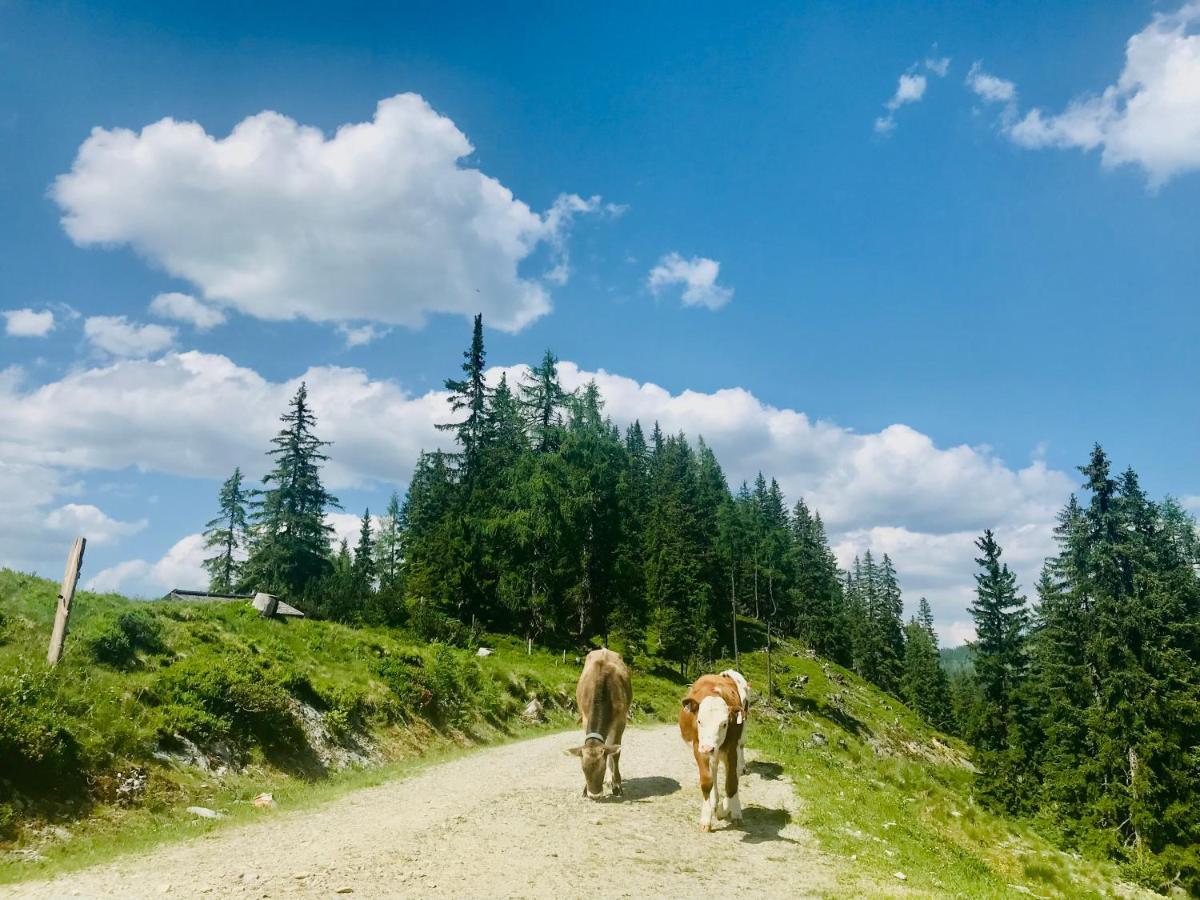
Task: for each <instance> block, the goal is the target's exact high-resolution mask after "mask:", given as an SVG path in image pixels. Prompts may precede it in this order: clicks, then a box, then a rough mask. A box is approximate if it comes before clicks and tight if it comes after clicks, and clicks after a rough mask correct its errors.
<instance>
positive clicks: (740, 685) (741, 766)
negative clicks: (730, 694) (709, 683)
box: [721, 669, 750, 775]
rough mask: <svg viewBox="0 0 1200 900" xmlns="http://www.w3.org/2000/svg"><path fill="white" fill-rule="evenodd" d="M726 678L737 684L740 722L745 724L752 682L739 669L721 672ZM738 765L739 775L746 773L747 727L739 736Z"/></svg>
mask: <svg viewBox="0 0 1200 900" xmlns="http://www.w3.org/2000/svg"><path fill="white" fill-rule="evenodd" d="M721 674H722V675H724V676H725V677H726V678H729V679H731V680H732V681H733V683H734V684H736V685H737V690H738V697H739V698H741V701H742V711H741V712H740V713H739V714H738V724H739V725H744V724H745V722H746V715H747V713H749V711H750V682H749V681H747V680H746V676H745V675H743V674H742V673H741V672H739V671H737V669H726V670H725V671H724V672H722V673H721ZM737 766H738V775H745V774H746V729H745V728H742V734H741V736H740V737H739V738H738V749H737Z"/></svg>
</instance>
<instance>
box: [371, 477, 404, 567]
mask: <svg viewBox="0 0 1200 900" xmlns="http://www.w3.org/2000/svg"><path fill="white" fill-rule="evenodd" d="M402 526H403V519H402V516H401V512H400V496H399V495H398V494H397V493H396V492H395V491H393V492H392V496H391V497H389V498H388V505H387V511H386V512H385V513H384V514H383V519H382V520H381V521H380V523H379V534H378V535H377V536H376V538H375V545H374V546H375V571H376V573H377V574H378V577H379V588H380V590H381V591H390V590H393V589H395V588H396V587H397V585H398V583H399V581H400V564H401V561H402V558H403V544H402V543H401V540H400V534H401V529H402Z"/></svg>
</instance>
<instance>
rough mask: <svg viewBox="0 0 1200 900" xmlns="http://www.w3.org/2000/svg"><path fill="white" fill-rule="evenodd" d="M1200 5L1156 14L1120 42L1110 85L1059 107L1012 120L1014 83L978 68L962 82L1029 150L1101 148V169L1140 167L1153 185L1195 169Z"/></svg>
mask: <svg viewBox="0 0 1200 900" xmlns="http://www.w3.org/2000/svg"><path fill="white" fill-rule="evenodd" d="M1198 24H1200V3H1197V2H1193V3H1188V4H1186V5H1184V6H1183V7H1181V8H1180V9H1178V10H1177V11H1175V12H1173V13H1169V14H1159V15H1156V16H1155V17H1154V19H1153V20H1152V21H1151V22H1150V24H1149V25H1147V26H1146V27H1145V28H1144V29H1143V30H1142V31H1140V32H1138V33H1137V34H1135V35H1133V36H1132V37H1130V38H1129V40H1128V42H1127V43H1126V45H1125V65H1124V68H1123V69H1122V70H1121V74H1120V76H1119V77H1118V78H1117V82H1116V84H1112V85H1109V86H1108V87H1106V88H1104V90H1103V91H1101V92H1100V93H1099V94H1090V95H1083V96H1079V97H1076V98H1075V99H1074V100H1072V101H1071V102H1070V103H1068V104H1067V107H1066V108H1065V109H1064V110H1063V111H1062V112H1059V113H1047V112H1045V111H1043V110H1042V109H1041V108H1038V107H1035V108H1033V109H1030V110H1029V111H1028V112H1026V113H1025V115H1024V116H1022V117H1020V119H1019V120H1017V118H1016V114H1015V113H1016V88H1015V86H1014V85H1013V83H1012V82H1010V81H1005V80H1003V79H999V78H995V77H993V76H990V75H987V74H986V73H983V72H982V71H978V72H977V70H976V69H972V72H973V73H976V79H975V81H972V80H971V79H970V78H968V84H969V85H970V86H971V87H972V90H975V92H976V93H978V94H979V95H980V96H981V97H983V98H984V99H985V100H989V101H991V102H997V103H1003V104H1005V109H1006V113H1007V118H1006V120H1005V121H1004V125H1005V130H1006V133H1007V134H1008V136H1009V138H1011V140H1013V141H1014V142H1015V143H1016V144H1018V145H1020V146H1022V147H1028V148H1044V147H1057V148H1064V149H1072V148H1073V149H1079V150H1085V151H1088V150H1099V151H1100V161H1101V164H1102V165H1104V166H1105V167H1108V168H1112V167H1116V166H1123V165H1133V166H1139V167H1140V168H1141V169H1142V170H1143V171H1144V172H1145V173H1146V177H1147V180H1148V184H1149V186H1150V188H1151V189H1152V190H1156V189H1158V188H1159V187H1161V186H1162V185H1164V184H1166V183H1167V182H1168V181H1169V180H1170V179H1172V178H1174V177H1176V176H1178V175H1182V174H1185V173H1187V172H1192V171H1195V170H1197V169H1200V34H1196V33H1195V30H1196V27H1197V25H1198Z"/></svg>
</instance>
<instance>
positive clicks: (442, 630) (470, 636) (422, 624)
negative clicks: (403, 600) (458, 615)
mask: <svg viewBox="0 0 1200 900" xmlns="http://www.w3.org/2000/svg"><path fill="white" fill-rule="evenodd" d="M409 625H410V627H411V628H412V630H413V632H414V633H415V634H416V635H417V636H418V637H420V638H423V639H424V640H427V641H429V642H430V643H438V644H449V645H450V646H452V647H472V646H474V645H475V644H477V643H478V642H479V632H478V630H472V629H470V628H468V627H467V626H466V625H464V624H463V623H462V622H460V621H458V619H455V618H453V617H451V616H448V615H446V614H445V613H444V612H442V611H441V610H439V609H438V608H437V607H436V606H434V605H433V604H432V603H430V602H429V601H428V600H414V601H413V602H412V606H411V608H410V609H409Z"/></svg>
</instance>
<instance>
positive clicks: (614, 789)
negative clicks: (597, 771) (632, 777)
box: [612, 784, 621, 797]
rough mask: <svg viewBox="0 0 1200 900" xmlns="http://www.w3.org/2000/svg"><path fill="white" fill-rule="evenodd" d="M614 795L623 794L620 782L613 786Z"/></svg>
mask: <svg viewBox="0 0 1200 900" xmlns="http://www.w3.org/2000/svg"><path fill="white" fill-rule="evenodd" d="M612 795H613V796H614V797H620V796H621V786H620V785H619V784H614V785H613V786H612Z"/></svg>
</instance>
